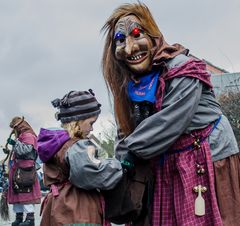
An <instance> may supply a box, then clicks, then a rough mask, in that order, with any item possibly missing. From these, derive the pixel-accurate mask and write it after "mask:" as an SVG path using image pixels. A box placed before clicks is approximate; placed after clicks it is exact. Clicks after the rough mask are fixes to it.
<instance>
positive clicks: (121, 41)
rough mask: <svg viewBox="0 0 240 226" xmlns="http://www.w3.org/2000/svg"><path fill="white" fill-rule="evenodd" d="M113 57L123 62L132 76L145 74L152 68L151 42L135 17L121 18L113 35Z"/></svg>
mask: <svg viewBox="0 0 240 226" xmlns="http://www.w3.org/2000/svg"><path fill="white" fill-rule="evenodd" d="M114 42H115V45H116V49H115V57H116V59H117V60H120V61H123V62H124V63H125V64H126V65H127V66H128V68H129V69H130V70H131V71H132V72H133V73H134V74H139V75H141V74H145V73H147V72H149V71H150V70H151V68H152V63H151V62H152V54H151V51H150V50H151V49H152V47H153V43H152V40H151V39H150V37H149V36H148V35H147V34H146V33H145V32H144V31H143V29H142V28H141V26H140V21H139V20H138V19H137V17H135V16H133V15H130V16H126V17H123V18H121V19H120V20H119V21H118V22H117V24H116V26H115V33H114Z"/></svg>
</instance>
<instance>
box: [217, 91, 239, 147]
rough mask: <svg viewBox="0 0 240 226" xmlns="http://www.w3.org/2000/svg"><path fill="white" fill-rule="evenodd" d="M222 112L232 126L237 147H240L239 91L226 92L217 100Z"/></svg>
mask: <svg viewBox="0 0 240 226" xmlns="http://www.w3.org/2000/svg"><path fill="white" fill-rule="evenodd" d="M218 101H219V103H220V104H221V107H222V111H223V113H224V115H226V116H227V117H228V119H229V121H230V123H231V125H232V128H233V131H234V134H235V136H236V139H237V142H238V146H240V91H238V92H232V91H228V92H226V93H223V94H221V95H220V96H219V98H218Z"/></svg>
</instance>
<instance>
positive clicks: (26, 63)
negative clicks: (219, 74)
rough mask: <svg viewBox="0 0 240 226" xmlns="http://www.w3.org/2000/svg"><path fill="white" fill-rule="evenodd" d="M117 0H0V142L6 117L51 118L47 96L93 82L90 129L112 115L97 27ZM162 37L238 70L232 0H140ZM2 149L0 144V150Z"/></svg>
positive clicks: (238, 35)
mask: <svg viewBox="0 0 240 226" xmlns="http://www.w3.org/2000/svg"><path fill="white" fill-rule="evenodd" d="M131 2H136V1H131V0H129V1H127V0H126V1H121V0H87V1H83V0H41V1H38V0H0V144H2V145H3V144H5V141H6V138H7V136H8V134H9V132H10V129H9V127H8V125H9V122H10V120H11V118H12V117H13V116H16V115H20V116H22V115H24V116H25V118H26V119H27V120H28V121H29V122H30V123H31V124H32V126H33V127H34V129H35V131H36V133H38V132H39V129H40V127H50V126H56V125H58V124H57V123H56V120H55V118H54V113H55V109H54V108H53V107H52V105H51V103H50V102H51V101H52V100H53V99H55V98H57V97H59V98H61V97H62V96H63V95H64V94H65V93H66V92H68V91H70V90H87V89H89V88H92V89H93V90H94V92H95V93H96V97H97V99H98V100H99V102H101V103H102V106H103V107H102V116H101V118H100V120H99V122H98V124H97V125H96V126H95V129H96V132H95V133H97V134H98V133H99V131H101V126H102V125H105V123H104V122H105V121H104V120H106V119H107V118H108V117H109V115H111V106H110V104H109V102H108V94H107V89H106V86H105V83H104V80H103V78H102V72H101V56H102V49H103V43H104V37H103V34H102V33H100V29H101V27H102V26H103V24H104V23H105V21H106V19H107V18H108V17H109V16H110V14H111V13H112V11H113V10H114V9H115V8H116V7H117V6H119V5H120V4H122V3H131ZM142 2H144V3H145V4H146V5H147V6H148V7H149V8H150V10H151V12H152V14H153V16H154V18H155V20H156V22H157V24H158V25H159V27H160V30H161V31H162V33H163V35H164V37H165V39H166V41H167V42H168V43H169V44H173V43H176V42H178V43H181V44H182V45H184V46H185V47H187V48H189V49H190V52H191V53H192V54H193V55H195V56H197V57H199V58H204V59H206V60H208V61H210V62H211V63H213V64H214V65H216V66H218V67H220V68H223V69H225V70H228V71H230V72H240V44H239V40H240V26H239V21H240V1H239V0H210V1H209V0H201V1H193V0H181V1H179V0H155V1H147V0H146V1H144V0H143V1H142ZM0 152H1V150H0Z"/></svg>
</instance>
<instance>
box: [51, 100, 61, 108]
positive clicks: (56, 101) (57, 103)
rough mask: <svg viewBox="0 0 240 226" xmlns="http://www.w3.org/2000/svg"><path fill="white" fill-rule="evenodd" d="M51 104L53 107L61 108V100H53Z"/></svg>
mask: <svg viewBox="0 0 240 226" xmlns="http://www.w3.org/2000/svg"><path fill="white" fill-rule="evenodd" d="M51 103H52V105H53V107H55V108H58V107H60V104H61V100H60V99H59V98H57V99H55V100H53V101H52V102H51Z"/></svg>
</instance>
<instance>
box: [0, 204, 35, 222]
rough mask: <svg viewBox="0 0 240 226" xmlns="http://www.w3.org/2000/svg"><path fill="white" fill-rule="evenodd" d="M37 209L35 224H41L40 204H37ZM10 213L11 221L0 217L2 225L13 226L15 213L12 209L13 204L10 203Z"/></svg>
mask: <svg viewBox="0 0 240 226" xmlns="http://www.w3.org/2000/svg"><path fill="white" fill-rule="evenodd" d="M35 209H36V213H35V216H36V217H35V226H39V224H40V216H39V211H40V204H39V205H36V206H35ZM9 213H10V221H3V220H2V219H1V218H0V226H11V223H12V222H13V221H14V220H15V215H14V213H13V211H12V205H9Z"/></svg>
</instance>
